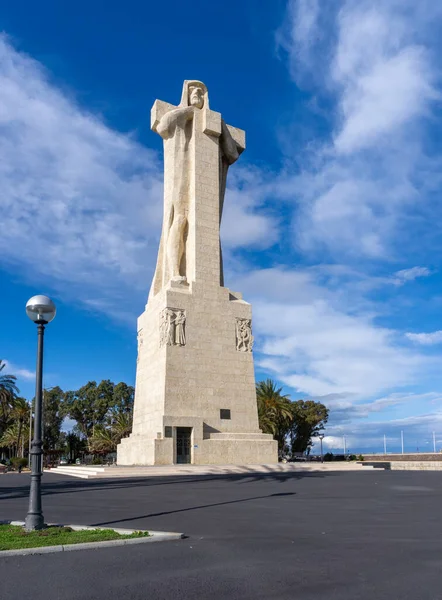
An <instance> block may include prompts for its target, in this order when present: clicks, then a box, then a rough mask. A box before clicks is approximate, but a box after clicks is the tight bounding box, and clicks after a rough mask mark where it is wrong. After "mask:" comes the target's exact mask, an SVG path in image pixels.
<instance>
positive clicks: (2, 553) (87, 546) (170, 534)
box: [0, 521, 185, 559]
mask: <svg viewBox="0 0 442 600" xmlns="http://www.w3.org/2000/svg"><path fill="white" fill-rule="evenodd" d="M0 524H2V525H24V521H0ZM49 525H52V526H53V525H56V526H62V527H72V529H74V530H76V531H79V530H85V529H112V530H113V531H116V532H117V533H120V534H122V535H130V534H131V533H135V532H136V531H145V530H143V529H121V528H115V527H91V526H89V525H60V524H54V523H49ZM184 537H185V536H184V533H178V532H175V531H151V530H150V529H149V536H148V537H139V538H130V539H126V540H106V541H103V542H84V543H82V544H60V545H58V546H40V547H39V548H20V549H19V550H0V559H1V558H6V557H8V556H25V555H26V554H52V553H54V552H73V551H75V550H91V549H94V548H111V547H113V546H129V545H133V544H149V543H153V542H169V541H173V540H181V539H183V538H184Z"/></svg>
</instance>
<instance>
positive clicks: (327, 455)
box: [324, 452, 333, 462]
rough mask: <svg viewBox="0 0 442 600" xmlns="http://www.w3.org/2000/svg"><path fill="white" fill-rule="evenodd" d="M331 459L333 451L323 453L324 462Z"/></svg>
mask: <svg viewBox="0 0 442 600" xmlns="http://www.w3.org/2000/svg"><path fill="white" fill-rule="evenodd" d="M332 460H333V452H326V453H325V454H324V462H331V461H332Z"/></svg>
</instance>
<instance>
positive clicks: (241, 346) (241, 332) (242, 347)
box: [236, 319, 254, 352]
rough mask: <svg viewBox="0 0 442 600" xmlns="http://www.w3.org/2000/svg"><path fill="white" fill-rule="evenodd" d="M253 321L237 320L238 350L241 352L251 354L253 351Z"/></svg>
mask: <svg viewBox="0 0 442 600" xmlns="http://www.w3.org/2000/svg"><path fill="white" fill-rule="evenodd" d="M253 341H254V338H253V335H252V321H251V320H250V319H236V349H237V350H238V351H239V352H251V351H252V349H253Z"/></svg>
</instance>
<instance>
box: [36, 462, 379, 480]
mask: <svg viewBox="0 0 442 600" xmlns="http://www.w3.org/2000/svg"><path fill="white" fill-rule="evenodd" d="M373 468H374V467H373V466H371V465H362V464H360V463H355V462H332V463H322V464H321V463H319V462H318V463H317V462H310V463H309V462H296V463H287V464H282V463H279V464H277V465H170V466H169V465H168V466H158V467H119V466H111V467H86V466H78V467H77V466H69V465H67V466H61V467H56V468H55V469H48V470H46V471H45V472H47V473H52V474H58V475H70V476H71V477H78V478H80V479H100V478H106V479H108V478H118V477H167V476H177V475H187V476H189V475H190V476H192V475H242V474H244V475H246V474H253V473H292V472H297V471H307V472H308V471H310V472H320V471H370V470H372V469H373Z"/></svg>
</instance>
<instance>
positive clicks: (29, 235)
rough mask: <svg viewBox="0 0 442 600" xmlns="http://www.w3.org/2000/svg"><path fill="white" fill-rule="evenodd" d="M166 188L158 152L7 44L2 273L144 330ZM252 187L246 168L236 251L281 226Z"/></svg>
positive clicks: (0, 150)
mask: <svg viewBox="0 0 442 600" xmlns="http://www.w3.org/2000/svg"><path fill="white" fill-rule="evenodd" d="M177 96H179V90H177ZM172 100H173V99H172ZM152 135H153V134H152ZM236 168H237V167H236V166H234V167H233V168H232V173H234V171H235V169H236ZM162 178H163V174H162V167H161V164H160V161H159V157H158V156H157V154H156V153H155V152H153V151H152V150H150V149H148V148H146V147H144V146H142V145H141V144H139V143H138V142H137V141H136V139H135V137H134V136H133V135H132V134H130V135H126V134H123V133H120V132H118V131H115V130H113V129H112V128H111V127H109V126H107V125H106V124H105V123H104V121H103V120H102V119H101V118H100V117H99V116H97V115H94V114H92V113H90V112H88V111H86V110H84V109H83V108H82V107H81V106H79V104H78V103H77V102H76V101H75V99H73V98H72V97H69V96H67V95H66V93H65V92H62V91H61V90H60V89H58V88H57V87H56V86H55V85H53V84H52V83H51V80H50V75H49V74H48V73H47V72H46V71H45V70H44V68H43V67H42V65H41V64H39V63H38V62H37V61H35V60H33V59H32V58H30V57H29V56H27V55H25V54H23V53H19V52H17V51H16V50H15V49H14V48H13V47H12V46H11V44H10V43H9V41H8V39H7V37H6V36H5V35H0V208H1V211H2V235H1V237H0V256H1V264H2V266H3V267H4V268H8V269H13V270H14V272H15V273H17V272H18V273H20V274H21V275H22V276H23V277H25V278H26V279H27V280H28V281H29V280H32V279H33V278H35V280H39V281H41V278H42V276H43V277H44V281H45V283H46V285H49V286H51V287H52V288H55V289H56V290H57V292H58V293H59V294H60V295H61V296H63V297H64V298H65V299H66V298H67V297H69V296H72V295H74V296H75V297H76V298H77V299H78V300H80V301H82V302H84V303H85V305H87V306H88V307H89V308H91V309H93V310H100V311H104V312H106V313H107V314H108V315H110V316H111V317H113V318H119V319H121V318H122V319H123V320H127V319H131V320H132V321H133V322H135V316H136V312H138V311H139V310H140V308H141V307H142V305H143V300H144V299H145V298H146V296H147V292H148V290H149V287H150V283H151V277H152V273H153V268H154V264H155V260H156V255H157V248H158V239H159V236H160V231H161V219H162ZM253 181H254V176H253V173H252V171H250V170H248V169H247V168H246V167H243V168H242V171H241V174H239V173H238V174H236V176H235V179H231V182H230V187H229V191H228V196H229V197H230V198H229V200H228V204H229V206H228V208H227V209H226V224H227V225H226V227H225V229H224V243H225V246H226V249H227V250H228V249H229V248H236V247H240V246H243V245H247V246H249V245H254V244H256V245H258V246H260V247H266V246H268V245H270V244H271V243H273V241H274V239H275V235H276V234H275V227H276V226H277V222H276V221H273V220H272V219H270V218H267V217H266V216H265V215H264V214H263V212H262V211H261V212H260V213H259V214H258V213H257V212H256V207H257V203H256V202H255V199H254V195H253V186H254V183H253ZM122 306H124V310H123V311H122V308H121V307H122ZM128 313H129V314H128Z"/></svg>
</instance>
